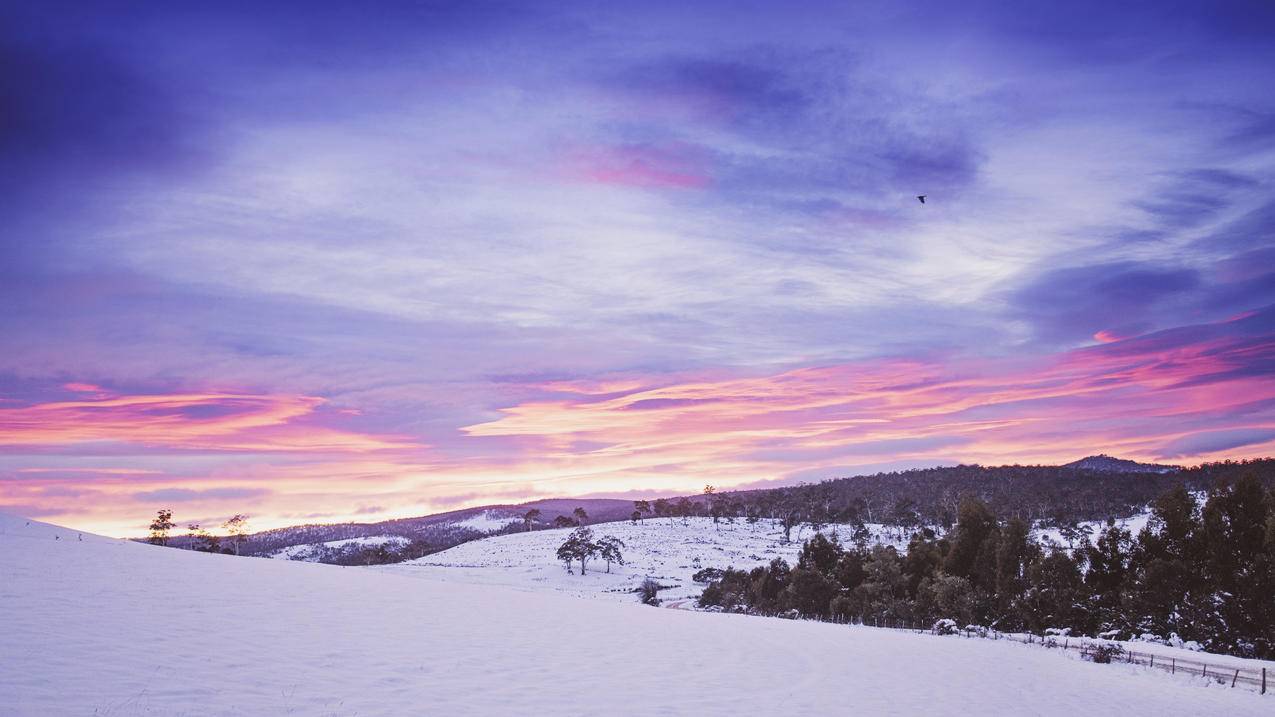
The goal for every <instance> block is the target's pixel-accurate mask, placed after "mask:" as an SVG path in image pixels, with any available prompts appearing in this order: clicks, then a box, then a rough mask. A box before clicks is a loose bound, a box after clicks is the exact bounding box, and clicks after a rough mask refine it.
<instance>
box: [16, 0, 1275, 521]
mask: <svg viewBox="0 0 1275 717" xmlns="http://www.w3.org/2000/svg"><path fill="white" fill-rule="evenodd" d="M619 5H620V4H616V3H593V2H578V1H574V0H565V1H562V2H554V3H529V2H513V3H490V2H485V1H484V0H469V1H466V2H424V1H423V2H411V3H401V2H384V3H376V4H372V5H365V4H357V5H356V4H353V3H350V4H335V3H315V2H290V1H281V2H273V3H265V4H262V3H246V2H245V3H238V2H220V3H206V4H201V3H128V2H101V3H67V4H64V3H61V2H56V1H51V2H40V3H5V4H3V6H0V106H3V107H4V111H3V112H0V168H3V171H2V172H0V196H3V197H4V200H3V201H0V510H5V511H9V512H15V513H19V514H22V515H26V516H29V517H35V518H40V519H43V520H52V521H55V522H59V523H62V524H66V525H71V526H75V527H79V528H82V529H86V530H97V531H100V532H105V533H108V534H113V535H134V534H138V533H139V532H141V531H142V530H143V529H144V528H145V525H146V524H147V523H148V522H149V518H150V517H151V516H153V515H154V513H155V511H156V510H157V509H159V508H171V509H172V510H173V512H174V517H175V518H176V520H177V521H178V522H179V524H182V525H184V524H185V523H186V522H192V521H193V522H202V523H204V524H215V523H218V522H220V521H221V520H224V518H225V517H227V516H229V515H232V514H234V513H247V514H249V515H251V516H252V519H251V525H252V526H253V527H254V528H269V527H278V526H283V525H290V524H296V523H306V522H334V521H343V520H366V521H370V520H381V519H387V518H394V517H407V516H413V515H422V514H427V513H431V512H438V511H442V510H449V509H454V508H459V507H466V506H471V505H481V504H486V503H507V502H517V501H523V500H531V499H535V498H541V497H550V496H562V495H574V496H587V495H592V496H599V495H600V496H620V497H628V496H639V497H644V496H649V495H670V494H683V493H687V492H698V491H699V490H700V489H702V487H703V486H704V485H705V484H713V485H715V486H718V487H719V488H729V487H733V486H741V485H749V486H754V485H779V484H784V483H792V482H796V481H817V480H821V479H825V478H831V477H837V476H847V475H855V474H862V473H871V472H876V471H878V470H893V469H906V468H910V467H920V466H932V465H952V464H958V463H980V464H984V465H1001V464H1009V463H1058V462H1066V461H1070V460H1075V459H1077V458H1080V457H1082V456H1085V455H1089V454H1093V453H1099V452H1105V453H1108V454H1114V455H1119V456H1121V457H1126V458H1133V459H1138V460H1146V461H1158V462H1172V463H1181V464H1196V463H1200V462H1203V461H1211V460H1219V459H1223V458H1245V457H1257V456H1269V455H1275V192H1272V188H1273V187H1275V184H1273V182H1275V96H1272V94H1271V92H1270V75H1271V72H1272V69H1273V68H1275V4H1272V3H1269V2H1265V1H1262V0H1258V1H1256V2H1228V1H1222V2H1207V3H1204V2H1200V3H1182V2H1163V1H1160V2H1155V3H1145V2H1130V3H1110V2H1085V1H1080V2H1072V3H1065V4H1063V3H1038V2H1026V3H1012V4H1011V3H996V2H978V1H974V2H968V3H949V2H882V3H872V2H866V3H845V2H830V3H821V2H809V3H748V2H734V3H713V2H703V3H662V2H633V3H624V4H623V7H620V6H619ZM921 194H924V195H926V196H927V201H926V202H925V203H924V204H922V203H921V202H919V201H917V198H916V197H917V195H921Z"/></svg>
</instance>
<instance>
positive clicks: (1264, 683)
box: [1262, 667, 1266, 694]
mask: <svg viewBox="0 0 1275 717" xmlns="http://www.w3.org/2000/svg"><path fill="white" fill-rule="evenodd" d="M1262 694H1266V668H1265V667H1263V668H1262Z"/></svg>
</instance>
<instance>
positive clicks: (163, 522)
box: [147, 508, 176, 545]
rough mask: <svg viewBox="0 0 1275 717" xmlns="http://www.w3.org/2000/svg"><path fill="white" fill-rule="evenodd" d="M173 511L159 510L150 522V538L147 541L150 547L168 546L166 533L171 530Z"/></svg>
mask: <svg viewBox="0 0 1275 717" xmlns="http://www.w3.org/2000/svg"><path fill="white" fill-rule="evenodd" d="M174 525H176V523H174V522H173V511H171V510H169V509H168V508H164V509H162V510H160V511H159V512H158V513H156V515H155V520H152V521H151V536H150V537H149V538H147V541H148V542H149V543H150V544H151V545H168V531H170V530H172V529H173V526H174Z"/></svg>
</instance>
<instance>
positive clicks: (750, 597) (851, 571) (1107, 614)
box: [700, 461, 1275, 658]
mask: <svg viewBox="0 0 1275 717" xmlns="http://www.w3.org/2000/svg"><path fill="white" fill-rule="evenodd" d="M1270 463H1271V462H1270V461H1264V462H1254V463H1251V464H1248V465H1247V466H1245V468H1246V470H1245V471H1244V472H1243V475H1242V476H1241V477H1239V478H1238V479H1235V480H1231V478H1230V475H1229V468H1230V467H1229V466H1228V467H1227V470H1228V473H1227V474H1226V475H1222V476H1218V475H1217V474H1216V473H1214V474H1211V475H1209V476H1208V478H1209V483H1210V488H1209V490H1208V492H1207V498H1206V499H1205V500H1204V501H1203V504H1202V505H1201V501H1200V500H1199V499H1198V498H1197V496H1199V495H1200V494H1199V493H1196V492H1193V491H1194V490H1195V489H1196V488H1197V487H1198V485H1199V484H1198V483H1197V482H1195V481H1194V479H1195V478H1197V477H1200V473H1199V471H1197V472H1196V473H1194V474H1193V473H1192V472H1185V475H1184V474H1182V473H1178V474H1174V476H1173V477H1172V479H1171V482H1173V483H1176V485H1172V486H1170V487H1168V488H1166V489H1165V490H1164V491H1163V492H1162V493H1161V494H1160V495H1159V496H1158V497H1156V498H1155V499H1154V500H1153V501H1152V502H1151V519H1150V521H1149V522H1148V525H1147V527H1146V528H1145V529H1144V530H1143V531H1141V532H1140V533H1139V534H1138V535H1136V536H1135V535H1131V534H1130V532H1129V531H1128V530H1126V529H1124V528H1122V527H1121V526H1119V525H1118V524H1116V523H1115V522H1114V521H1109V522H1108V524H1107V526H1106V527H1105V528H1104V529H1102V530H1100V531H1098V532H1097V533H1096V535H1094V536H1092V539H1091V536H1088V535H1084V534H1083V533H1078V532H1065V533H1064V536H1066V537H1065V541H1067V542H1069V543H1070V544H1060V543H1055V542H1052V541H1045V542H1041V541H1036V540H1034V539H1033V538H1032V537H1031V524H1030V523H1029V522H1028V521H1027V520H1026V519H1025V518H1024V517H1023V513H1021V512H1016V511H1009V513H1008V515H1007V514H1005V513H1001V512H998V511H997V510H995V509H994V507H993V506H994V503H993V502H991V501H988V500H986V499H985V498H983V497H981V496H978V495H966V496H964V497H963V498H962V499H961V500H960V501H959V504H958V505H957V508H956V511H955V512H956V519H955V526H954V528H953V529H952V530H951V531H949V532H947V533H946V534H944V535H943V536H942V537H940V536H939V535H937V534H936V531H935V530H933V529H931V528H918V529H917V530H916V531H915V533H914V534H913V535H912V537H911V540H910V542H909V544H908V546H907V549H906V550H905V551H902V552H900V551H897V550H895V548H893V547H891V546H881V545H877V546H873V547H871V548H869V547H868V546H867V545H866V543H864V542H862V541H861V542H859V543H858V544H856V543H854V542H851V543H849V544H843V543H842V542H840V540H839V539H838V538H837V536H836V534H833V535H832V536H831V537H830V536H828V535H825V534H824V533H822V532H821V533H817V534H815V535H814V536H813V537H812V538H810V539H809V540H807V541H806V542H805V544H804V545H803V547H802V550H801V553H800V556H799V558H798V560H797V564H796V565H794V566H790V565H788V564H787V563H786V562H785V561H783V560H781V559H776V560H775V561H773V562H771V563H770V564H769V565H767V566H762V567H757V568H754V569H753V570H751V571H749V572H744V571H741V570H735V569H726V570H724V571H722V574H721V577H720V578H719V579H717V580H715V581H713V582H711V583H710V584H709V585H708V587H707V588H706V589H705V590H704V593H703V596H702V597H701V598H700V605H701V606H702V607H710V608H717V609H721V610H727V611H734V612H745V613H753V614H760V615H782V616H787V617H801V618H807V619H819V620H835V621H856V622H872V621H884V622H890V621H901V622H909V623H913V624H916V623H920V624H925V625H929V624H933V623H934V622H936V621H938V620H943V619H952V620H955V621H957V623H958V624H960V625H978V626H983V627H988V628H992V629H996V630H1000V631H1002V632H1020V631H1027V632H1032V633H1036V634H1043V633H1044V632H1045V631H1046V630H1049V629H1051V628H1052V629H1055V630H1065V631H1068V632H1069V634H1073V635H1090V636H1102V637H1109V638H1119V639H1150V640H1156V641H1163V642H1166V643H1168V644H1182V643H1184V642H1185V643H1188V644H1189V643H1190V642H1191V641H1194V642H1195V643H1198V644H1199V645H1200V646H1201V647H1203V648H1204V649H1207V650H1209V651H1214V652H1225V653H1229V654H1233V655H1239V656H1244V657H1263V658H1271V657H1275V599H1273V598H1272V596H1273V595H1275V491H1273V490H1270V489H1268V487H1267V485H1269V483H1270V474H1269V473H1267V474H1265V475H1264V476H1262V475H1259V472H1258V469H1264V470H1266V471H1269V470H1270V467H1271V466H1270ZM1231 465H1232V466H1233V465H1234V464H1231ZM1264 479H1265V480H1264ZM1157 482H1158V481H1157ZM1264 484H1265V485H1264ZM1001 495H1003V494H1001ZM930 505H934V504H930ZM1029 515H1030V513H1029Z"/></svg>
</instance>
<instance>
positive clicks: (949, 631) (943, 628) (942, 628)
mask: <svg viewBox="0 0 1275 717" xmlns="http://www.w3.org/2000/svg"><path fill="white" fill-rule="evenodd" d="M930 631H931V632H933V633H934V634H935V635H955V634H956V633H958V632H960V628H959V627H957V626H956V621H955V620H953V619H951V618H947V617H945V618H943V619H942V620H935V621H934V625H933V626H931V627H930Z"/></svg>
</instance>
